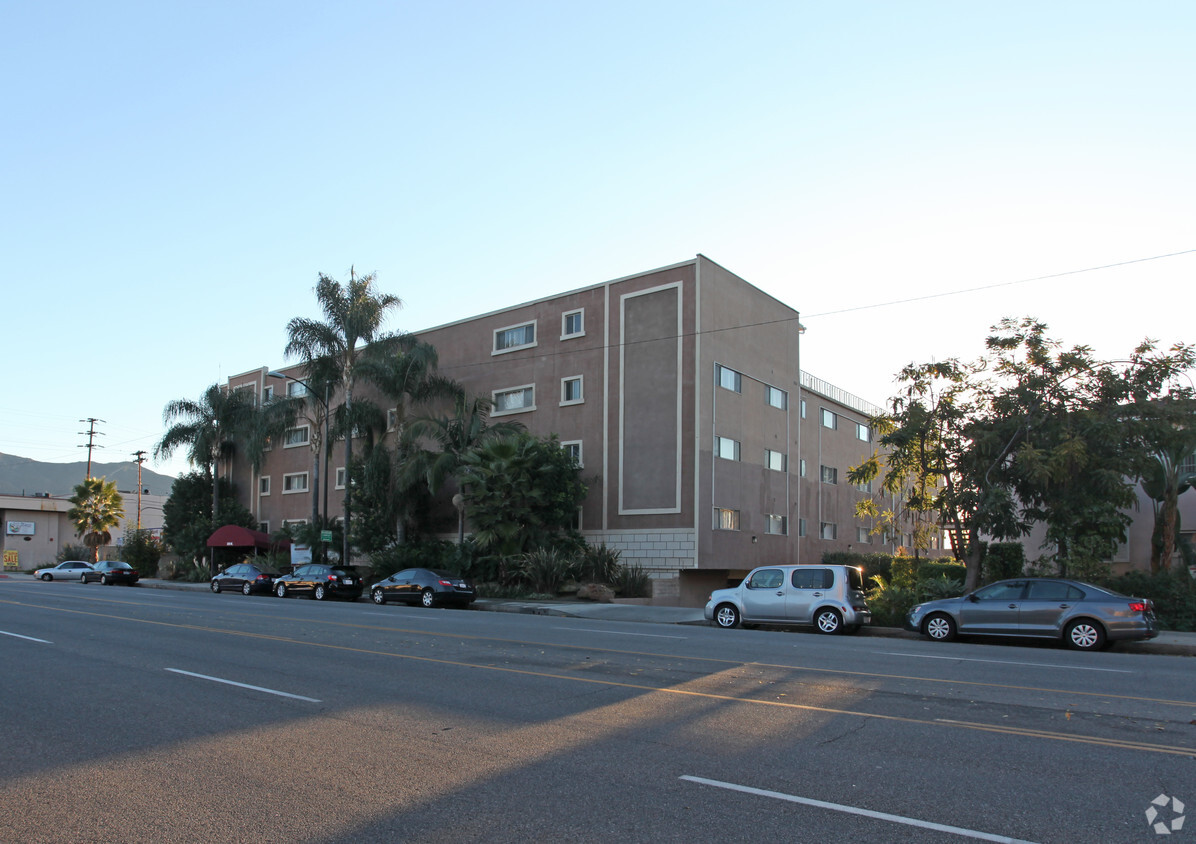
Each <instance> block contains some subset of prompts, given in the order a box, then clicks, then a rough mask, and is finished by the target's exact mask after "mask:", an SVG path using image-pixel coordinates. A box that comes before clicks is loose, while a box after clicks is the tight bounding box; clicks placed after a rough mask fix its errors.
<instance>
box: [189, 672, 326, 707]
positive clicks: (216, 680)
mask: <svg viewBox="0 0 1196 844" xmlns="http://www.w3.org/2000/svg"><path fill="white" fill-rule="evenodd" d="M166 670H167V671H171V672H174V673H175V674H185V675H186V676H188V677H198V678H199V679H200V680H211V681H212V682H213V683H224V684H225V685H226V686H236V687H237V688H240V689H251V690H253V691H255V692H265V693H266V694H268V695H278V696H279V697H289V698H294V699H295V700H306V701H308V702H310V703H319V702H320V701H318V700H316V699H315V698H314V697H304V696H303V695H293V694H291V693H290V692H280V691H278V690H276V689H267V688H263V687H262V686H250V685H249V684H248V683H237V682H235V681H233V680H225V679H222V678H220V677H209V676H208V675H207V674H196V673H194V672H192V671H183V670H182V669H181V668H167V669H166Z"/></svg>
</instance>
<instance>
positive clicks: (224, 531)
mask: <svg viewBox="0 0 1196 844" xmlns="http://www.w3.org/2000/svg"><path fill="white" fill-rule="evenodd" d="M208 547H209V548H255V549H257V550H260V551H269V550H270V549H272V548H280V549H281V548H290V547H291V540H289V539H279V540H272V539H270V534H268V533H262V532H261V531H260V530H250V529H249V528H243V527H240V526H238V525H225V526H224V527H222V528H217V529H216V532H215V533H213V534H212V535H211V536H209V537H208Z"/></svg>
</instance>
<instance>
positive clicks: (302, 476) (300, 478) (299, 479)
mask: <svg viewBox="0 0 1196 844" xmlns="http://www.w3.org/2000/svg"><path fill="white" fill-rule="evenodd" d="M293 492H307V472H296V473H295V474H293V475H283V476H282V494H283V495H289V494H290V493H293Z"/></svg>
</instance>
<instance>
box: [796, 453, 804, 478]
mask: <svg viewBox="0 0 1196 844" xmlns="http://www.w3.org/2000/svg"><path fill="white" fill-rule="evenodd" d="M797 462H798V467H797V471H798V473H799V474H800V475H801V476H802V477H803V478H804V477H805V476H806V461H805V458H802V459H801V460H798V461H797Z"/></svg>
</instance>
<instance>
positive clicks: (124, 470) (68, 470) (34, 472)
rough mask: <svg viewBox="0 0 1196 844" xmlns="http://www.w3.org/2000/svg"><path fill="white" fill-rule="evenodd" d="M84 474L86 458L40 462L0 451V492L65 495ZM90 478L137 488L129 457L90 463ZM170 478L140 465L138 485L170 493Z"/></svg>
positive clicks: (153, 492) (157, 492)
mask: <svg viewBox="0 0 1196 844" xmlns="http://www.w3.org/2000/svg"><path fill="white" fill-rule="evenodd" d="M86 475H87V462H86V461H82V460H81V461H79V462H78V463H41V462H39V461H37V460H30V459H29V458H28V457H17V456H16V455H14V454H3V453H0V494H7V495H21V494H22V493H24V494H25V495H32V494H34V493H39V492H48V493H49V494H50V495H53V496H67V495H72V494H74V492H75V486H76V485H77V484H79V483H82V482H83V479H84V477H85V476H86ZM91 475H92V477H93V478H100V477H103V478H107V479H108V480H110V481H113V482H114V483H115V484H116V488H117V489H119V490H128V491H129V492H133V493H135V492H136V491H137V464H136V463H135V462H134V461H132V460H127V461H125V462H124V463H96V462H94V461H93V462H92V464H91ZM173 483H174V478H172V477H170V476H169V475H161V474H159V473H157V472H154V471H151V470H149V469H147V468H145V466H144V464H143V465H142V467H141V486H142V488H143V489H148V490H149V494H150V495H170V487H171V485H172V484H173Z"/></svg>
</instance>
